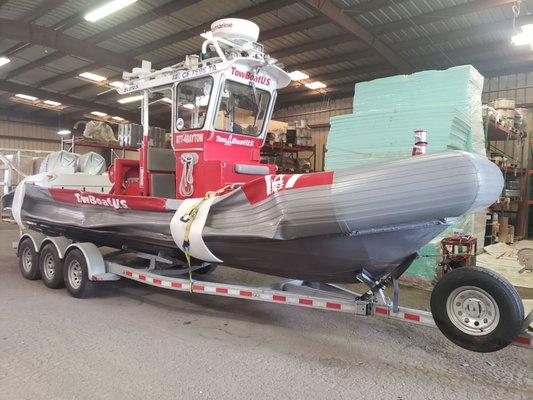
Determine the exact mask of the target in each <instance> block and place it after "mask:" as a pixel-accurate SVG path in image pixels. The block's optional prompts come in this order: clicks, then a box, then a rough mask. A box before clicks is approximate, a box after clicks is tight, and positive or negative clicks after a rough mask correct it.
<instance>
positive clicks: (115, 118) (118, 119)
mask: <svg viewBox="0 0 533 400" xmlns="http://www.w3.org/2000/svg"><path fill="white" fill-rule="evenodd" d="M111 118H113V119H114V120H115V121H124V118H121V117H117V116H114V117H111Z"/></svg>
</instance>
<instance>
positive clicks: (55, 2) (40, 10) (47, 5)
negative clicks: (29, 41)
mask: <svg viewBox="0 0 533 400" xmlns="http://www.w3.org/2000/svg"><path fill="white" fill-rule="evenodd" d="M67 1H69V0H48V1H45V2H44V3H42V4H41V5H40V6H39V7H37V8H36V9H35V10H33V11H30V12H29V13H28V14H27V15H25V16H24V17H22V19H21V20H20V21H21V22H26V23H29V22H33V21H35V20H37V19H39V18H41V17H42V16H43V15H45V14H47V13H48V12H50V11H51V10H53V9H54V8H57V7H59V6H62V5H63V4H65V3H66V2H67Z"/></svg>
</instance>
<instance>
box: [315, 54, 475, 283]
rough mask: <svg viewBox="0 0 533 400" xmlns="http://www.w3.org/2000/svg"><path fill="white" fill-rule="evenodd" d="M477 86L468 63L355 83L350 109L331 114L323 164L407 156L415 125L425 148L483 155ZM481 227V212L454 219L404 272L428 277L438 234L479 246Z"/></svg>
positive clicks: (433, 269) (336, 165) (423, 280)
mask: <svg viewBox="0 0 533 400" xmlns="http://www.w3.org/2000/svg"><path fill="white" fill-rule="evenodd" d="M482 89H483V76H481V74H480V73H479V72H478V71H477V70H476V69H475V68H474V67H472V66H470V65H464V66H458V67H453V68H449V69H447V70H443V71H422V72H417V73H414V74H412V75H397V76H391V77H387V78H382V79H375V80H373V81H369V82H362V83H357V84H356V85H355V97H354V113H353V114H349V115H342V116H336V117H333V118H331V129H330V132H329V136H328V144H327V147H328V152H327V153H326V160H325V161H326V169H328V170H331V169H333V170H336V169H341V168H345V167H349V166H354V165H363V164H369V163H379V162H380V161H386V160H391V159H394V158H402V157H410V156H411V151H412V148H413V144H414V130H416V129H426V130H427V137H428V148H427V152H428V153H435V152H440V151H445V150H454V149H455V150H466V151H471V152H475V153H478V154H482V155H485V135H484V130H483V122H482V114H481V112H482V111H481V92H482ZM450 173H452V172H451V171H450ZM413 190H416V183H415V180H413ZM484 229H485V225H484V214H482V215H481V216H478V217H477V218H474V216H473V215H470V216H463V217H461V218H459V219H458V220H457V222H456V223H455V224H454V225H453V226H452V227H451V228H450V229H448V230H447V231H446V232H444V233H443V235H441V236H440V237H438V238H435V239H434V240H433V241H432V242H431V243H430V244H428V245H427V246H425V247H424V248H423V249H422V251H421V254H422V255H423V257H421V258H419V259H418V260H416V261H415V262H414V263H413V265H412V267H411V268H410V269H409V270H408V271H407V274H406V275H408V276H411V277H412V278H414V279H415V280H419V281H420V282H421V283H427V282H429V281H431V280H432V279H433V277H434V276H435V272H436V269H437V264H438V262H439V261H440V260H439V258H438V256H437V255H438V254H439V253H440V239H441V238H442V237H444V236H450V235H451V234H453V233H454V231H462V232H464V233H467V234H474V235H475V236H476V237H478V240H480V241H481V242H480V248H481V247H482V244H483V243H482V241H483V237H484Z"/></svg>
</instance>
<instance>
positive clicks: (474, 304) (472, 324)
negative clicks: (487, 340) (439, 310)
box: [446, 286, 500, 336]
mask: <svg viewBox="0 0 533 400" xmlns="http://www.w3.org/2000/svg"><path fill="white" fill-rule="evenodd" d="M446 311H447V313H448V317H449V318H450V320H451V321H452V323H453V324H454V325H455V326H456V327H457V328H458V329H459V330H461V331H462V332H464V333H466V334H468V335H473V336H483V335H488V334H489V333H490V332H492V331H493V330H494V329H496V327H497V326H498V323H499V322H500V309H499V307H498V305H497V304H496V300H494V298H493V297H492V296H491V295H490V294H488V293H487V292H486V291H484V290H483V289H481V288H478V287H475V286H461V287H458V288H457V289H455V290H454V291H453V292H451V293H450V295H449V296H448V300H447V301H446Z"/></svg>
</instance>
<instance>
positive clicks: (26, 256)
mask: <svg viewBox="0 0 533 400" xmlns="http://www.w3.org/2000/svg"><path fill="white" fill-rule="evenodd" d="M32 258H33V257H32V254H31V249H30V248H29V247H26V248H25V249H24V250H23V251H22V268H24V271H26V272H30V271H31V267H32V264H33V262H32Z"/></svg>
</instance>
